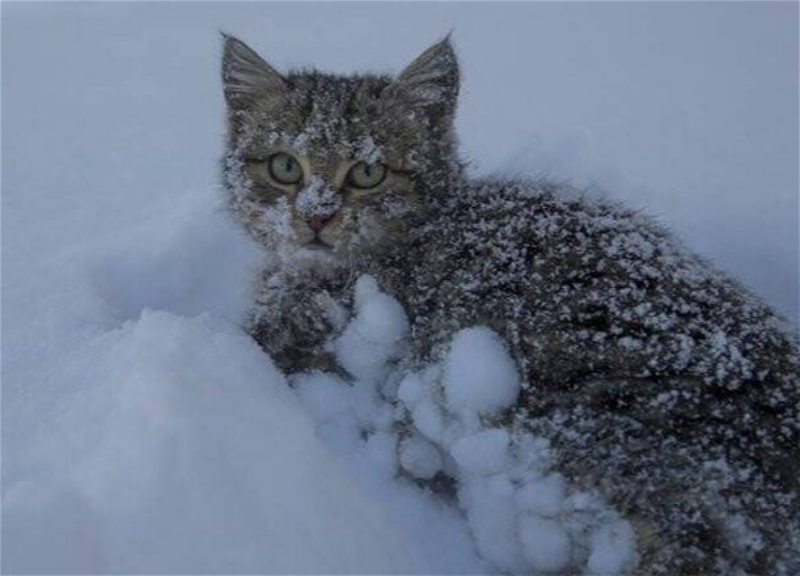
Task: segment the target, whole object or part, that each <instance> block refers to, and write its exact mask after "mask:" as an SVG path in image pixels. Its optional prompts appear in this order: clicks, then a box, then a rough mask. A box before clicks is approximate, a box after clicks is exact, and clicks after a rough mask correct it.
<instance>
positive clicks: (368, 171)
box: [348, 162, 386, 188]
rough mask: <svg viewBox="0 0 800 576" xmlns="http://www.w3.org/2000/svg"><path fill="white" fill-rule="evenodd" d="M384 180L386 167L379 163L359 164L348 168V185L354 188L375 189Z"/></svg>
mask: <svg viewBox="0 0 800 576" xmlns="http://www.w3.org/2000/svg"><path fill="white" fill-rule="evenodd" d="M384 178H386V166H384V165H383V164H381V163H380V162H376V163H375V164H367V163H366V162H359V163H358V164H356V165H355V166H353V167H352V168H350V173H349V174H348V180H349V181H350V184H351V185H353V186H354V187H356V188H375V186H377V185H378V184H380V183H381V182H383V179H384Z"/></svg>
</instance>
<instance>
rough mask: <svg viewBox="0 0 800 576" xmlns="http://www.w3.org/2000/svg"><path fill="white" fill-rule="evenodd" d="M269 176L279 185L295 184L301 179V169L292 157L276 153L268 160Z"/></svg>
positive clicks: (284, 153)
mask: <svg viewBox="0 0 800 576" xmlns="http://www.w3.org/2000/svg"><path fill="white" fill-rule="evenodd" d="M269 174H270V176H272V178H273V179H274V180H275V181H276V182H278V183H279V184H297V183H298V182H300V180H301V178H303V169H302V168H301V167H300V162H298V161H297V159H296V158H295V157H294V156H292V155H290V154H287V153H286V152H278V153H277V154H273V155H272V156H271V157H270V159H269Z"/></svg>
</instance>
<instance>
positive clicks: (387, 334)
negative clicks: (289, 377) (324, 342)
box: [334, 276, 408, 380]
mask: <svg viewBox="0 0 800 576" xmlns="http://www.w3.org/2000/svg"><path fill="white" fill-rule="evenodd" d="M355 307H356V317H355V318H354V319H353V321H352V322H350V324H349V325H348V326H347V328H346V329H345V330H344V332H343V333H342V335H341V336H340V337H339V338H338V339H337V340H336V342H335V344H334V351H335V353H336V357H337V359H338V360H339V363H340V364H341V365H342V366H343V367H344V368H345V370H347V371H348V372H349V373H350V374H352V375H353V376H355V377H356V378H358V379H362V380H375V379H377V378H379V377H380V376H381V375H382V374H383V373H384V370H385V364H386V362H387V361H389V360H390V359H391V358H393V357H395V356H397V354H398V353H399V352H400V344H401V341H402V339H403V338H404V337H405V336H406V334H407V333H408V317H407V316H406V313H405V310H403V307H402V306H401V305H400V303H399V302H398V301H397V300H395V299H394V298H392V297H391V296H389V295H387V294H383V293H382V292H380V291H379V290H378V287H377V283H376V282H375V279H374V278H372V277H371V276H362V277H361V278H359V280H358V282H357V283H356V287H355Z"/></svg>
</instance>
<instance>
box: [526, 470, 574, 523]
mask: <svg viewBox="0 0 800 576" xmlns="http://www.w3.org/2000/svg"><path fill="white" fill-rule="evenodd" d="M565 490H566V486H565V481H564V477H563V476H562V475H561V474H557V473H554V474H548V475H547V476H545V477H544V478H542V479H540V480H534V481H533V482H529V483H528V484H526V485H525V486H523V487H522V488H520V490H519V492H517V504H518V505H519V507H520V508H522V509H523V510H527V511H529V512H535V513H536V514H538V515H539V516H555V515H556V514H558V513H559V512H560V511H561V504H562V503H563V502H564V492H565Z"/></svg>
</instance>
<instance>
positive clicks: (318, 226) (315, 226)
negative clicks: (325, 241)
mask: <svg viewBox="0 0 800 576" xmlns="http://www.w3.org/2000/svg"><path fill="white" fill-rule="evenodd" d="M330 221H331V216H312V217H311V218H309V219H308V227H309V228H311V229H312V230H313V231H314V232H320V231H321V230H322V229H323V228H325V226H327V225H328V222H330Z"/></svg>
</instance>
